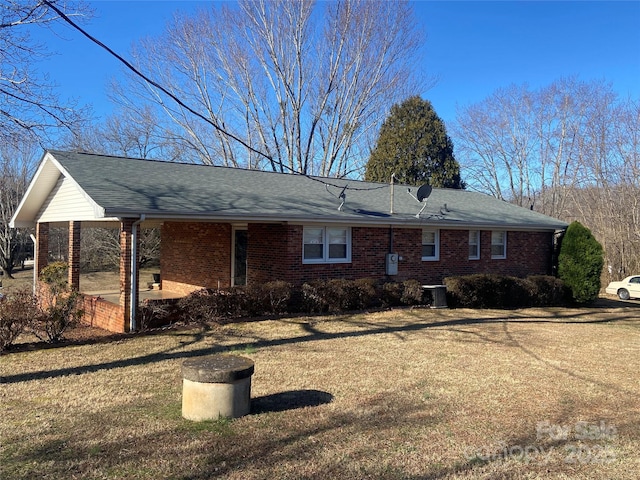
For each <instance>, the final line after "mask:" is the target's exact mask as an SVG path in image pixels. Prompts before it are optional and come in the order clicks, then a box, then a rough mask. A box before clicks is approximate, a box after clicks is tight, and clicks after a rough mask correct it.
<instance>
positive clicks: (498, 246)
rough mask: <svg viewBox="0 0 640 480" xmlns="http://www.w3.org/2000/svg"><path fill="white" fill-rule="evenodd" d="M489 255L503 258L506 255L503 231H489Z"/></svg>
mask: <svg viewBox="0 0 640 480" xmlns="http://www.w3.org/2000/svg"><path fill="white" fill-rule="evenodd" d="M491 256H492V257H496V258H505V257H506V256H507V252H506V233H505V232H503V231H498V232H491Z"/></svg>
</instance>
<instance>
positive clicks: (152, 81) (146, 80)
mask: <svg viewBox="0 0 640 480" xmlns="http://www.w3.org/2000/svg"><path fill="white" fill-rule="evenodd" d="M43 3H44V4H45V5H47V6H48V7H49V8H51V9H52V10H53V11H54V12H56V13H57V14H58V15H60V18H62V19H63V20H64V21H65V22H67V23H68V24H69V25H71V27H73V28H74V29H76V30H77V31H79V32H80V33H81V34H82V35H83V36H85V37H87V38H88V39H89V40H90V41H92V42H93V43H95V44H96V45H98V46H99V47H101V48H103V49H104V50H106V51H107V52H108V53H109V54H110V55H112V56H113V57H115V58H116V59H117V60H118V61H120V62H121V63H122V64H123V65H124V66H126V67H127V68H128V69H129V70H131V71H132V72H133V73H134V74H135V75H137V76H138V77H140V78H142V79H143V80H144V81H145V82H147V83H148V84H150V85H153V86H154V87H156V88H157V89H158V90H160V91H161V92H162V93H164V94H165V95H167V96H168V97H169V98H171V99H172V100H173V101H174V102H176V103H177V104H178V105H180V106H181V107H182V108H184V109H185V110H187V111H188V112H190V113H191V114H193V115H195V116H196V117H198V118H200V119H201V120H204V121H205V122H207V123H208V124H209V125H211V126H212V127H213V128H215V129H216V130H217V131H218V132H220V133H221V134H223V135H226V136H227V137H229V138H231V139H232V140H235V141H236V142H238V143H239V144H240V145H242V146H243V147H245V148H246V149H248V150H250V151H251V152H253V153H256V154H258V155H260V156H261V157H264V158H265V159H267V160H269V161H270V162H271V163H273V162H274V158H273V157H272V156H271V155H268V154H266V153H264V152H262V151H260V150H257V149H256V148H254V147H252V146H251V145H249V144H248V143H247V142H245V141H244V140H242V139H241V138H239V137H237V136H236V135H234V134H233V133H230V132H228V131H227V130H225V129H224V128H222V127H220V126H219V125H218V124H217V123H216V122H214V121H213V120H211V119H210V118H208V117H205V116H204V115H202V114H201V113H200V112H198V111H197V110H194V109H193V108H191V107H190V106H189V105H187V104H186V103H184V102H183V101H182V100H180V98H178V97H177V96H176V95H174V94H173V93H171V92H170V91H169V90H167V89H166V88H164V87H163V86H162V85H160V84H159V83H158V82H156V81H154V80H152V79H151V78H149V77H147V76H146V75H145V74H144V73H142V72H141V71H140V70H138V69H137V68H136V67H134V66H133V65H132V64H131V63H130V62H129V61H127V60H126V59H125V58H124V57H122V56H121V55H119V54H118V53H116V52H115V51H113V50H112V49H111V48H109V47H108V46H107V45H105V44H104V43H103V42H101V41H100V40H98V39H97V38H95V37H94V36H92V35H91V34H90V33H88V32H87V31H86V30H84V29H83V28H82V27H80V26H79V25H78V24H77V23H75V22H74V21H73V20H71V19H70V18H69V17H68V16H67V15H66V14H65V13H64V12H63V11H62V10H60V9H59V8H58V7H57V6H55V5H54V4H53V3H52V2H51V1H50V0H43ZM280 164H281V165H282V166H283V167H284V168H286V169H287V170H289V171H290V172H291V173H293V174H296V175H302V176H304V177H307V178H308V179H309V180H313V181H316V182H320V183H322V184H324V185H329V186H331V187H335V188H341V189H343V191H344V189H347V190H354V191H366V190H378V189H380V188H386V187H388V185H387V184H383V185H380V186H377V187H371V188H353V187H349V186H348V185H347V186H343V185H334V184H332V183H329V182H326V181H324V180H320V179H319V178H317V177H312V176H311V175H307V174H306V173H301V172H297V171H295V170H294V169H293V168H291V167H289V166H288V165H285V164H283V163H280Z"/></svg>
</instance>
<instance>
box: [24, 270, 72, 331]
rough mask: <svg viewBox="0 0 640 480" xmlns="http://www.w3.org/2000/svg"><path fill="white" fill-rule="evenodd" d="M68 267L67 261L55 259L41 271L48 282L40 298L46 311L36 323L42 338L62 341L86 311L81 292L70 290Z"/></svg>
mask: <svg viewBox="0 0 640 480" xmlns="http://www.w3.org/2000/svg"><path fill="white" fill-rule="evenodd" d="M68 270H69V265H68V264H66V263H65V262H53V263H50V264H49V265H47V266H46V267H44V268H43V269H42V271H41V272H40V276H39V278H40V280H41V281H42V282H43V283H44V284H45V288H41V289H40V298H39V299H38V303H39V305H40V307H41V308H42V315H40V316H39V317H38V319H37V321H36V322H34V324H33V325H32V330H33V333H34V334H35V336H36V337H38V338H39V339H40V340H43V341H47V342H50V343H56V342H59V341H61V340H62V339H63V338H64V333H65V332H66V331H67V329H68V328H69V327H71V326H73V325H75V324H77V323H78V322H79V321H80V319H81V318H82V315H83V314H84V312H83V310H82V309H80V308H79V305H80V304H81V300H82V297H81V295H80V293H78V292H76V291H70V290H69V285H68V283H67V272H68Z"/></svg>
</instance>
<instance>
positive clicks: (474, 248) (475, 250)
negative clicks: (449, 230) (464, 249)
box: [469, 230, 480, 260]
mask: <svg viewBox="0 0 640 480" xmlns="http://www.w3.org/2000/svg"><path fill="white" fill-rule="evenodd" d="M479 258H480V230H469V260H478V259H479Z"/></svg>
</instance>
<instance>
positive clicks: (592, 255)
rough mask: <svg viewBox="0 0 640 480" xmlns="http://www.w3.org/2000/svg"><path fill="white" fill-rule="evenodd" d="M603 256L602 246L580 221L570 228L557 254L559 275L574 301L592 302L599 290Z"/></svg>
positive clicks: (579, 302)
mask: <svg viewBox="0 0 640 480" xmlns="http://www.w3.org/2000/svg"><path fill="white" fill-rule="evenodd" d="M603 264H604V257H603V253H602V245H600V243H599V242H598V241H597V240H596V239H595V237H594V236H593V235H592V234H591V230H589V229H588V228H586V227H585V226H583V225H582V224H581V223H580V222H573V223H571V225H569V227H568V228H567V231H566V233H565V234H564V237H563V238H562V242H561V244H560V253H559V254H558V277H559V278H560V279H561V280H562V281H563V282H564V284H565V285H566V286H567V287H569V289H570V290H571V295H572V298H573V300H574V302H576V303H578V304H586V303H590V302H593V301H594V300H596V299H597V298H598V294H599V293H600V275H601V274H602V265H603Z"/></svg>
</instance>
